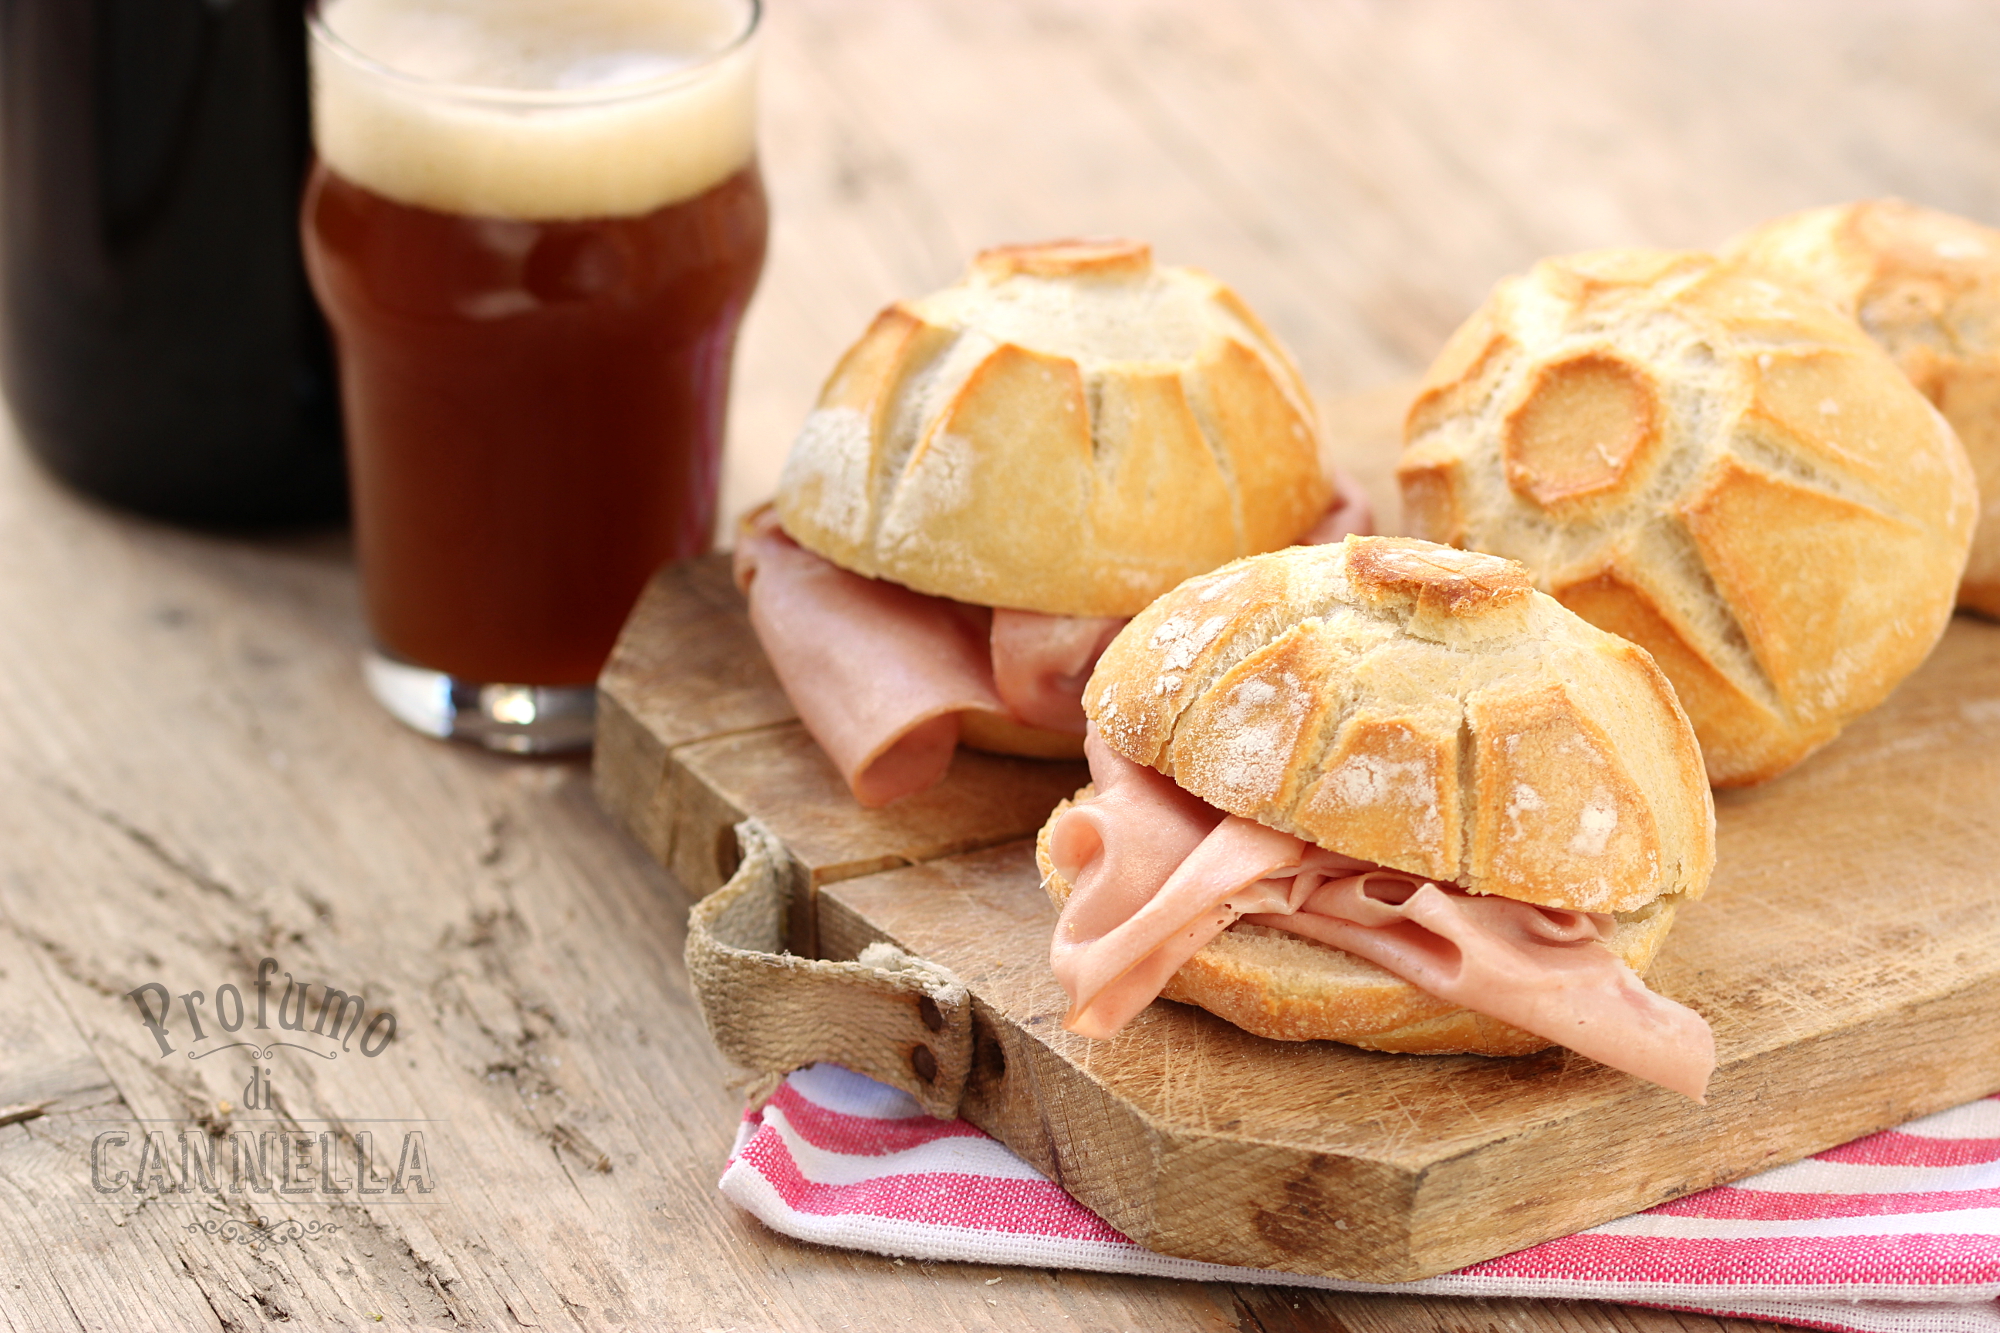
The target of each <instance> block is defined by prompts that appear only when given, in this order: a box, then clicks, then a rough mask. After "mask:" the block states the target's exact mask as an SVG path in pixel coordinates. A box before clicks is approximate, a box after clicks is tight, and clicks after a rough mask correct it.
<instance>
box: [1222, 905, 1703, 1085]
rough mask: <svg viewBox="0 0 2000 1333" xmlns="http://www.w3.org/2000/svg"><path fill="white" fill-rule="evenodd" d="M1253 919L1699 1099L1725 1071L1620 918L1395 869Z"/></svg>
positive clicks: (1695, 1020) (1697, 1018) (1693, 1016)
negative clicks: (1620, 933)
mask: <svg viewBox="0 0 2000 1333" xmlns="http://www.w3.org/2000/svg"><path fill="white" fill-rule="evenodd" d="M1243 919H1244V920H1246V921H1248V922H1250V923H1251V924H1252V925H1258V926H1270V927H1273V928H1275V929H1278V930H1288V931H1291V932H1292V933H1294V934H1297V935H1303V936H1304V937H1306V938H1307V939H1310V940H1317V941H1319V942H1320V943H1321V944H1330V945H1332V946H1333V947H1334V948H1336V949H1344V950H1346V951H1347V952H1348V953H1351V954H1354V955H1356V956H1357V957H1360V958H1366V959H1367V960H1368V961H1369V962H1371V963H1374V964H1375V965H1376V966H1378V967H1380V968H1382V969H1383V970H1384V971H1387V972H1393V973H1394V974H1395V975H1397V976H1399V977H1401V978H1402V979H1403V980H1405V981H1407V982H1409V983H1410V984H1411V985H1412V986H1415V987H1417V988H1418V989H1419V990H1422V991H1427V992H1429V993H1430V994H1432V995H1435V996H1437V997H1438V998H1439V999H1440V1000H1449V1001H1451V1002H1452V1003H1453V1004H1456V1005H1460V1006H1462V1007H1464V1008H1467V1009H1470V1010H1473V1011H1474V1012H1475V1013H1481V1014H1485V1015H1486V1016H1487V1017H1489V1018H1497V1019H1499V1020H1500V1021H1501V1022H1503V1023H1510V1024H1512V1025H1513V1026H1515V1027H1517V1028H1520V1029H1521V1030H1522V1031H1523V1032H1532V1033H1534V1034H1535V1035H1536V1036H1538V1037H1547V1038H1548V1039H1549V1040H1550V1041H1553V1042H1556V1043H1558V1044H1559V1045H1562V1046H1566V1047H1568V1048H1569V1049H1570V1050H1572V1051H1575V1052H1576V1053H1577V1054H1579V1055H1587V1056H1589V1057H1590V1058H1591V1059H1593V1060H1596V1061H1598V1062H1599V1063H1600V1064H1607V1065H1610V1066H1611V1067H1612V1068H1613V1069H1622V1070H1624V1071H1625V1072H1626V1073H1628V1074H1632V1075H1635V1076H1637V1077H1639V1078H1643V1079H1646V1080H1647V1081H1648V1082H1652V1083H1658V1084H1659V1085H1660V1086H1662V1087H1665V1088H1671V1089H1672V1090H1673V1091H1675V1092H1678V1093H1682V1094H1683V1095H1685V1096H1688V1097H1691V1098H1693V1099H1694V1100H1695V1101H1702V1100H1703V1099H1704V1098H1703V1094H1704V1093H1705V1091H1706V1090H1707V1087H1708V1077H1709V1075H1710V1074H1711V1073H1712V1072H1714V1069H1715V1034H1714V1033H1713V1032H1712V1031H1711V1030H1710V1029H1709V1026H1708V1024H1707V1023H1706V1022H1705V1021H1703V1019H1702V1017H1701V1015H1699V1014H1697V1013H1695V1012H1694V1011H1693V1010H1692V1009H1689V1008H1688V1007H1687V1006H1685V1005H1681V1004H1676V1003H1675V1002H1674V1001H1672V1000H1669V999H1668V998H1666V997H1665V996H1664V995H1660V994H1657V993H1656V992H1654V991H1651V990H1649V989H1647V987H1646V983H1645V982H1643V981H1641V980H1640V979H1639V977H1638V974H1637V973H1635V972H1633V971H1632V969H1631V968H1629V967H1627V966H1626V965H1625V963H1624V962H1623V960H1621V959H1620V958H1619V957H1618V956H1617V955H1616V954H1614V953H1612V952H1611V951H1610V950H1609V949H1607V948H1605V947H1604V946H1603V944H1602V943H1601V941H1603V940H1607V939H1609V938H1610V936H1611V932H1612V930H1613V928H1614V926H1615V924H1616V923H1615V922H1614V921H1613V919H1612V918H1610V917H1608V916H1604V915H1601V914H1598V913H1594V912H1568V911H1563V910H1561V909H1559V908H1553V907H1539V906H1536V905H1534V904H1532V903H1523V902H1516V901H1514V900H1513V899H1511V898H1499V897H1492V896H1486V895H1473V894H1468V893H1465V892H1463V891H1462V890H1459V889H1457V888H1446V887H1442V886H1440V885H1436V884H1430V883H1426V882H1423V881H1421V880H1417V879H1415V878H1413V877H1411V876H1408V875H1401V874H1396V873H1393V872H1390V873H1386V874H1384V873H1377V874H1368V875H1356V876H1354V877H1352V878H1349V879H1341V880H1335V881H1332V882H1329V883H1327V884H1324V885H1322V886H1320V887H1319V888H1318V889H1317V890H1315V891H1314V892H1313V893H1312V894H1311V895H1310V896H1309V897H1307V899H1306V900H1305V902H1304V904H1303V905H1302V906H1300V907H1299V908H1298V909H1297V911H1296V912H1295V913H1292V914H1288V915H1283V916H1280V915H1272V914H1252V913H1245V914H1244V917H1243Z"/></svg>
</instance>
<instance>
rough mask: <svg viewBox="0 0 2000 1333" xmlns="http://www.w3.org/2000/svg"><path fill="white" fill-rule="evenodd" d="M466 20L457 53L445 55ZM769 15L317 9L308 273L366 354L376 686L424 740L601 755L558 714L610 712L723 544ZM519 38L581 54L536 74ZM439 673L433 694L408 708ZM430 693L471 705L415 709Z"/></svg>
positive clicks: (355, 438) (354, 371) (694, 10)
mask: <svg viewBox="0 0 2000 1333" xmlns="http://www.w3.org/2000/svg"><path fill="white" fill-rule="evenodd" d="M598 9H601V10H602V15H601V17H602V19H603V26H602V30H601V31H597V30H593V29H592V28H591V27H590V26H589V20H593V19H595V18H598V17H600V16H599V15H596V14H593V13H592V11H593V10H598ZM440 15H443V16H445V17H446V18H449V19H452V20H453V21H455V22H457V23H459V25H460V26H459V27H458V28H454V29H451V30H450V31H451V35H452V40H451V42H450V43H449V46H448V48H446V49H439V48H438V47H437V46H436V45H435V44H431V45H427V44H426V43H427V42H431V40H432V35H433V34H435V33H436V32H437V31H438V28H437V23H438V20H439V16H440ZM468 19H470V20H471V21H474V22H475V25H476V26H479V25H483V26H484V27H485V29H486V31H485V32H484V33H482V32H479V31H475V32H474V33H473V34H472V36H471V38H470V39H468V38H467V36H466V33H465V31H464V28H463V24H464V23H465V22H466V21H468ZM580 20H581V22H580ZM755 20H756V12H755V9H754V6H751V5H748V4H731V3H722V2H721V0H711V2H709V3H692V2H690V0H681V2H680V3H675V2H674V0H478V3H477V4H472V3H470V0H334V2H333V3H331V4H327V5H325V6H324V7H323V8H322V9H321V11H320V12H319V13H318V14H317V15H316V16H315V32H314V37H315V50H314V76H315V85H314V112H315V133H316V138H317V141H318V146H319V149H320V155H321V162H320V165H319V166H318V167H316V168H315V170H314V172H313V175H312V179H311V182H310V185H309V186H308V189H307V193H306V199H305V206H304V232H305V240H306V251H307V260H308V267H309V271H310V273H311V275H312V279H313V285H314V289H315V291H316V292H317V293H318V296H319V299H320V302H321V305H322V306H323V308H324V309H325V311H326V314H327V317H328V320H329V322H330V323H331V325H332V327H333V330H334V334H335V340H336V344H337V347H338V352H339V358H340V365H341V375H342V385H343V405H344V408H345V411H346V417H347V434H348V461H349V471H350V475H351V481H352V487H353V493H354V511H355V526H356V539H357V543H358V547H359V555H360V562H361V571H362V584H363V590H364V596H365V600H366V604H367V609H368V617H369V622H370V627H371V629H372V631H373V633H374V636H375V639H376V642H377V645H378V647H379V650H380V658H381V661H379V662H378V663H376V668H377V669H375V670H371V673H370V680H371V684H373V685H374V686H375V689H376V693H377V694H378V697H382V699H383V702H384V703H385V704H387V705H388V706H389V707H390V708H391V710H392V711H394V712H396V713H397V714H398V715H399V716H402V717H403V718H404V720H405V721H409V722H412V723H413V724H414V725H417V726H419V727H422V728H423V729H425V730H430V731H435V732H439V733H441V734H454V733H456V734H463V735H467V736H469V737H470V738H472V739H477V740H483V741H485V742H486V743H489V744H496V745H498V746H499V747H500V748H506V749H519V750H533V749H547V748H561V745H562V743H563V741H564V740H565V739H566V740H568V741H571V742H573V741H575V740H577V739H579V736H578V734H577V733H576V730H575V728H574V726H573V725H572V727H571V730H570V732H569V733H566V735H565V736H564V737H556V736H554V735H553V734H552V733H551V734H545V735H542V736H541V738H540V741H538V740H537V729H536V726H535V723H536V720H537V719H536V716H535V713H536V711H537V710H536V708H535V707H534V706H532V705H533V704H534V703H535V701H537V700H539V701H540V702H541V704H542V709H541V711H543V712H544V713H547V712H549V711H550V710H549V708H548V701H549V699H550V698H551V696H552V694H560V693H562V692H563V691H565V690H566V691H568V692H569V693H571V694H572V695H575V696H577V697H579V698H583V697H587V691H588V690H589V687H590V685H591V683H592V682H593V681H594V679H595V677H596V675H597V672H598V670H599V668H600V667H601V666H602V665H603V662H604V659H605V657H606V656H607V654H608V653H609V652H610V649H611V646H612V641H613V640H614V638H615V637H616V635H617V632H618V629H619V626H620V624H621V623H622V621H623V620H624V618H625V615H626V613H627V612H628V611H629V609H630V608H631V606H632V603H633V601H634V599H635V598H636V597H637V595H638V593H639V591H640V589H641V587H642V586H643V584H644V582H645V580H646V578H647V577H648V575H650V574H651V573H652V571H653V570H655V569H656V568H658V567H659V566H660V565H661V564H662V563H663V562H665V561H667V560H670V559H674V558H676V557H682V556H688V555H693V554H697V553H699V552H700V551H702V550H704V549H705V548H706V547H707V545H708V542H709V537H710V532H711V529H712V527H713V525H714V520H715V503H716V494H717V489H718V479H719V469H720V454H721V448H722V434H723V420H724V405H725V403H726V400H727V395H728V386H729V369H730V359H731V350H732V347H733V345H734V341H735V337H736V330H737V325H738V323H739V321H740V319H741V317H742V314H743V309H744V306H745V304H746V302H747V301H748V300H749V297H750V293H751V290H752V288H753V287H754V286H755V284H756V280H757V276H758V273H759V270H760V269H761V267H762V264H763V258H764V247H765V231H766V207H765V200H764V193H763V188H762V185H761V183H760V181H759V178H758V174H757V168H756V164H755V159H754V156H753V155H752V147H751V146H752V142H753V140H752V135H751V130H750V103H749V96H750V74H749V64H748V61H749V52H748V50H747V42H748V37H749V34H750V32H751V30H752V29H753V28H754V24H755ZM732 21H733V23H734V25H735V28H734V30H732V27H731V24H732ZM537 24H543V25H547V26H550V27H552V28H553V29H554V31H555V32H556V34H557V36H558V37H559V38H560V41H557V40H556V38H553V37H551V36H549V35H548V34H547V33H543V32H539V31H538V30H537V27H536V25H537ZM522 29H526V30H527V33H526V35H525V36H523V34H522V31H521V30H522ZM489 41H490V45H491V47H492V48H493V50H494V55H493V57H492V61H491V62H490V63H486V64H483V63H482V58H483V51H484V48H483V45H482V43H484V42H489ZM563 43H567V46H563V45H562V44H563ZM523 46H539V47H542V48H549V47H558V48H560V49H559V50H558V55H557V57H554V58H552V59H554V60H555V62H556V63H555V64H554V66H552V67H548V68H533V67H530V68H525V69H524V68H520V67H519V64H518V62H515V61H514V58H513V54H512V52H511V51H510V50H509V48H510V47H514V48H519V47H523ZM689 48H692V49H691V50H690V49H689ZM384 67H386V72H385V68H384ZM578 69H581V70H582V71H583V73H582V74H581V75H580V76H577V75H575V74H574V71H576V70H578ZM441 72H448V73H450V74H451V75H452V76H453V78H454V80H455V81H454V82H450V83H446V82H445V81H444V80H442V79H440V78H438V77H436V76H437V75H438V74H439V73H441ZM634 74H636V75H638V76H639V77H636V78H635V77H629V76H631V75H634ZM649 76H650V77H649ZM467 79H470V80H471V82H470V83H469V84H468V83H467V82H465V80H467ZM440 85H441V86H440ZM545 85H554V86H553V87H549V86H545ZM579 85H580V87H579ZM385 665H386V667H387V674H386V675H385V674H384V671H383V670H382V669H381V668H383V667H384V666H385ZM413 671H414V672H416V673H419V677H418V678H419V679H420V680H421V679H422V673H430V674H431V675H433V676H435V677H436V678H437V683H438V688H437V690H435V691H429V692H426V691H418V692H417V694H416V695H414V696H413V695H412V694H411V693H410V692H409V691H408V690H407V689H399V688H397V687H396V685H395V681H396V680H397V679H399V678H400V679H402V680H403V681H404V682H405V684H407V682H408V679H409V677H410V675H411V673H412V672H413ZM385 680H386V681H388V682H389V685H388V686H387V687H386V688H385V685H384V683H383V682H384V681H385ZM413 697H415V698H419V699H424V698H428V699H432V700H440V699H449V700H450V701H452V702H450V703H448V704H446V705H445V706H443V708H442V712H443V714H444V716H443V717H442V718H441V719H440V718H434V717H427V716H412V715H411V709H412V707H413V705H412V703H411V700H412V698H413ZM523 700H527V701H528V703H529V705H530V706H528V707H527V708H526V709H525V710H524V709H523V707H522V704H523ZM496 701H497V702H496ZM572 702H574V700H572ZM418 707H419V711H421V707H422V706H421V705H419V706H418ZM454 715H455V716H454ZM585 734H587V732H586V733H585Z"/></svg>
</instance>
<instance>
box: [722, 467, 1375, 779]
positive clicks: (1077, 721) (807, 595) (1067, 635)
mask: <svg viewBox="0 0 2000 1333" xmlns="http://www.w3.org/2000/svg"><path fill="white" fill-rule="evenodd" d="M1338 478H1339V485H1340V491H1339V494H1338V495H1336V497H1335V499H1334V501H1333V503H1332V505H1330V506H1329V507H1328V509H1327V511H1326V514H1325V515H1324V516H1323V517H1322V518H1321V519H1320V522H1319V524H1318V525H1317V526H1315V527H1314V528H1313V530H1312V532H1311V533H1310V534H1308V535H1307V536H1306V537H1305V538H1303V539H1302V540H1304V541H1306V542H1308V543H1311V542H1333V541H1339V540H1340V538H1341V537H1342V536H1343V535H1345V534H1346V533H1348V532H1366V531H1367V530H1368V529H1369V526H1370V523H1371V522H1372V517H1371V516H1372V511H1371V510H1370V508H1369V505H1368V501H1367V499H1366V497H1365V496H1364V495H1363V493H1362V491H1361V488H1360V487H1359V486H1358V485H1357V484H1356V483H1355V482H1354V480H1353V479H1352V478H1351V477H1348V476H1346V475H1345V474H1344V473H1340V474H1338ZM736 582H737V585H738V586H739V587H741V588H742V589H743V590H744V591H745V592H746V593H748V594H749V596H750V623H751V625H752V626H753V627H754V628H755V629H756V631H757V637H758V639H759V640H760V641H761V642H762V643H763V645H764V652H765V655H766V656H768V657H769V658H770V659H771V665H772V666H773V667H774V668H775V669H776V670H777V672H778V679H779V680H780V681H781V682H782V683H783V684H784V687H785V692H786V693H787V694H788V695H790V696H791V700H792V704H793V706H794V707H796V708H797V709H798V710H799V717H800V719H801V720H802V721H803V722H804V723H805V725H806V729H807V730H808V731H810V732H811V733H812V734H813V738H814V739H815V740H817V741H818V742H819V743H820V746H821V748H823V749H824V750H825V751H826V752H827V755H828V756H829V757H830V758H831V759H832V760H833V762H834V766H835V767H836V768H838V769H839V770H840V774H841V776H842V777H843V778H845V779H846V780H847V784H848V787H849V789H850V790H852V791H853V793H854V798H855V799H856V800H857V801H859V802H861V804H863V805H865V806H869V807H871V808H873V807H877V806H883V805H887V804H888V803H889V802H891V801H894V800H898V799H900V798H902V797H904V796H909V795H913V794H915V793H916V792H920V791H923V790H924V789H925V788H927V787H930V786H932V785H934V784H935V783H936V782H937V781H938V780H939V779H941V778H942V777H943V776H944V774H945V770H946V769H947V768H949V767H950V765H951V754H952V751H953V749H955V748H956V747H957V744H958V714H960V713H963V712H987V713H992V714H994V715H996V716H999V717H1006V718H1010V719H1012V720H1013V721H1015V722H1018V723H1021V724H1023V725H1026V726H1030V727H1039V728H1041V729H1042V730H1045V731H1055V732H1068V733H1070V734H1072V735H1082V734H1083V730H1084V725H1085V724H1084V716H1083V687H1084V685H1085V684H1086V683H1088V681H1089V679H1090V672H1091V669H1092V668H1093V667H1095V666H1096V665H1097V659H1098V657H1099V656H1101V655H1102V654H1103V652H1104V649H1105V648H1106V647H1107V646H1108V645H1109V644H1110V642H1111V640H1112V639H1114V638H1116V637H1117V634H1118V631H1119V630H1121V629H1123V628H1124V627H1125V624H1126V622H1125V620H1124V619H1114V618H1109V617H1090V616H1056V615H1045V614H1042V613H1040V612H1036V611H1016V610H1009V609H1005V608H1002V609H999V610H994V611H991V612H989V611H988V610H987V609H986V608H984V607H974V606H967V605H965V604H964V603H962V602H955V601H952V600H951V599H950V598H947V597H932V596H928V595H926V594H924V593H920V592H916V591H914V590H913V589H910V588H905V587H903V586H901V585H900V584H895V583H889V582H886V581H884V580H881V579H870V578H865V577H863V576H861V575H859V574H854V573H851V572H849V571H847V570H844V569H841V568H840V567H839V566H838V565H835V564H834V563H832V562H831V561H829V560H827V559H825V558H823V557H822V556H819V555H817V554H815V553H814V552H812V551H808V550H806V549H805V548H804V547H802V546H800V545H798V544H797V543H796V542H794V541H792V539H791V538H790V537H788V536H786V535H785V532H784V530H783V529H782V528H781V527H779V526H778V520H777V516H776V514H775V513H773V512H772V511H771V510H770V509H769V508H766V509H763V510H761V511H759V512H758V513H756V514H753V515H752V516H751V517H750V519H749V520H748V521H747V522H746V523H745V526H744V529H743V531H742V532H741V533H740V534H739V537H738V540H737V546H736Z"/></svg>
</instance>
